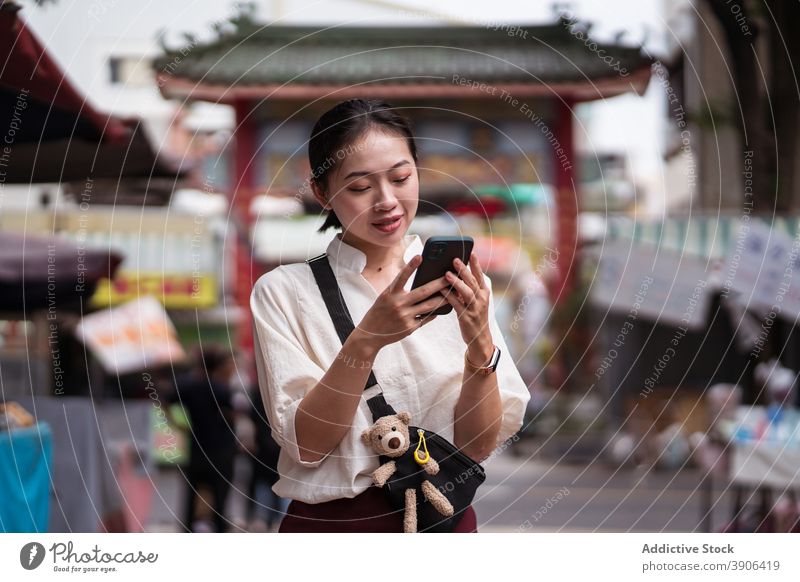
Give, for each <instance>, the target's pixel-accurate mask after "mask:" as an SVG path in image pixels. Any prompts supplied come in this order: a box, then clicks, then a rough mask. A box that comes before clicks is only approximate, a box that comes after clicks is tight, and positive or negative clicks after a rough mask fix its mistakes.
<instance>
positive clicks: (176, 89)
mask: <svg viewBox="0 0 800 582" xmlns="http://www.w3.org/2000/svg"><path fill="white" fill-rule="evenodd" d="M573 25H574V23H570V22H568V21H565V20H558V21H556V22H554V23H552V24H548V25H540V26H504V27H499V26H497V27H488V26H444V27H442V26H433V27H420V26H397V27H389V26H379V27H352V26H339V27H332V28H322V27H314V26H291V27H290V26H264V25H262V24H261V23H259V22H256V21H253V20H247V19H243V20H242V21H241V22H239V23H238V26H237V27H236V28H234V29H229V30H222V31H220V34H219V37H218V38H217V39H216V40H214V41H213V42H207V43H198V44H196V45H193V46H187V47H179V48H173V49H172V50H170V51H169V52H167V53H165V54H164V55H163V56H161V57H160V58H158V59H157V60H156V63H155V67H156V70H157V78H158V86H159V88H160V90H161V92H162V93H163V95H164V97H166V98H168V99H178V100H181V101H188V102H193V101H208V102H212V103H225V104H228V105H230V106H231V107H232V108H233V110H234V111H235V116H236V123H235V127H236V129H235V134H234V140H235V153H234V157H233V163H232V168H233V176H232V184H234V185H235V187H234V188H233V189H232V190H231V191H230V196H231V200H232V201H233V205H234V207H235V211H236V212H237V213H238V215H239V216H241V217H243V221H244V222H248V223H252V222H254V221H255V220H256V219H257V218H258V216H255V215H253V213H252V212H251V207H252V201H253V200H254V198H255V197H256V196H259V195H262V194H264V193H266V194H268V195H269V196H271V197H282V198H288V199H294V200H295V201H296V202H298V203H300V204H302V205H303V207H304V210H305V212H307V213H310V214H312V215H313V214H319V210H320V209H319V208H317V207H316V203H315V201H314V200H313V197H312V195H311V192H310V189H309V188H308V187H307V183H306V180H307V178H308V176H309V173H310V168H309V167H308V163H307V159H306V142H307V139H308V136H309V134H310V131H311V127H312V124H313V122H314V121H315V119H316V118H317V117H318V116H319V115H320V114H321V113H322V112H323V111H324V110H326V109H327V108H329V107H330V106H331V105H332V104H333V103H335V102H336V101H339V100H342V99H346V98H352V97H376V98H383V99H386V100H389V101H390V102H391V103H392V104H393V105H395V106H396V107H398V108H399V109H400V110H401V112H402V113H404V114H407V115H408V116H409V117H410V118H412V121H413V122H414V125H415V128H416V132H417V134H418V136H419V138H420V147H421V160H420V167H421V168H424V170H423V176H422V184H423V186H422V189H421V192H420V197H421V203H420V215H421V216H424V215H426V214H428V215H432V214H433V215H435V214H437V213H440V212H441V211H449V212H450V213H451V214H455V215H459V214H462V213H467V214H469V213H471V212H474V211H476V210H477V211H478V212H482V213H483V216H484V218H492V219H493V223H497V222H498V219H501V218H502V216H503V215H504V214H506V215H507V213H509V212H512V213H513V212H515V211H516V210H517V209H518V206H519V205H518V204H516V197H517V196H518V195H519V196H525V195H529V194H530V193H529V192H528V193H527V194H525V192H527V191H526V188H527V189H528V190H529V189H530V188H531V187H533V188H536V187H537V186H538V185H544V186H545V187H546V188H545V191H546V190H547V188H551V189H552V192H554V195H553V197H554V199H555V200H554V202H555V204H554V208H553V210H554V214H551V216H550V221H549V224H546V226H547V227H548V228H549V229H550V231H551V232H553V233H555V236H554V237H553V238H557V240H558V245H559V249H560V251H561V252H560V255H559V258H558V259H557V261H558V270H557V272H559V273H560V274H561V276H562V277H563V282H566V283H567V284H568V282H569V280H570V277H569V272H570V268H571V267H570V265H571V262H572V257H573V254H574V248H575V245H576V238H577V237H576V222H577V211H578V208H577V200H576V194H575V192H574V187H575V186H574V185H575V168H574V164H575V163H576V160H575V153H574V150H573V135H572V134H573V111H572V107H573V106H574V105H575V104H576V103H579V102H583V101H590V100H593V99H600V98H605V97H610V96H613V95H618V94H622V93H625V92H629V91H637V92H639V93H641V92H642V91H643V90H644V88H645V87H646V85H647V83H648V80H649V78H650V60H649V58H648V57H646V56H645V55H643V54H642V53H641V51H640V49H639V48H638V47H631V46H621V45H614V44H598V43H592V44H593V46H594V47H595V48H597V49H598V51H603V52H602V55H604V56H607V57H608V59H609V60H610V61H611V62H614V63H616V66H617V67H618V68H621V69H622V70H623V72H624V74H621V73H620V71H619V70H615V69H614V68H613V67H611V66H609V64H608V62H609V61H608V60H604V59H603V58H602V57H601V56H598V54H597V52H592V51H591V50H587V48H586V46H585V44H584V42H583V41H582V40H581V39H587V38H588V37H587V36H586V34H587V32H586V31H584V30H577V29H575V27H574V26H573ZM481 192H484V193H485V194H487V195H486V196H484V197H481ZM490 198H494V200H493V201H490ZM470 206H471V207H472V208H470ZM487 208H488V209H489V210H486V209H487ZM461 211H464V212H461ZM554 219H555V220H554ZM516 220H517V228H518V229H519V223H520V222H523V223H525V222H526V221H520V220H519V218H517V219H516ZM554 223H555V224H554ZM263 226H264V224H263V223H262V227H263ZM517 234H519V233H517ZM268 237H269V234H268V233H267V234H264V232H263V230H262V231H261V232H260V233H259V234H258V236H257V238H258V239H260V240H262V241H263V240H267V239H268ZM280 240H281V237H280V236H278V232H277V231H276V232H275V238H274V241H275V243H276V244H278V242H279V241H280ZM312 252H313V251H312ZM309 256H310V253H309ZM304 258H306V257H298V258H296V259H294V260H302V259H304ZM239 266H240V270H239V278H238V281H237V284H238V288H239V291H238V293H237V296H238V302H239V304H240V305H242V306H245V305H247V304H248V300H249V293H250V289H251V283H252V281H251V279H252V277H253V276H257V275H258V274H259V273H253V272H252V271H251V270H250V268H251V264H250V261H248V260H247V259H240V260H239ZM555 287H556V288H558V289H559V290H561V289H563V287H564V285H562V284H561V283H557V284H556V285H555ZM559 292H560V291H559ZM240 331H241V333H242V341H241V344H242V345H243V346H247V347H248V348H249V347H251V345H252V344H251V342H252V338H251V337H250V333H251V330H250V327H249V326H246V325H245V326H242V328H241V329H240Z"/></svg>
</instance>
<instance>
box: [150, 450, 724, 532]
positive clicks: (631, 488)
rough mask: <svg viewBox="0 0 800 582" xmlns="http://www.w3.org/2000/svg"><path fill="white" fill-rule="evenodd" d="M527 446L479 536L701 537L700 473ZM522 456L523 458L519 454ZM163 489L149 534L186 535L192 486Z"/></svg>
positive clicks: (492, 486)
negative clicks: (184, 516) (563, 458)
mask: <svg viewBox="0 0 800 582" xmlns="http://www.w3.org/2000/svg"><path fill="white" fill-rule="evenodd" d="M523 444H524V442H522V441H521V442H520V443H518V444H516V445H514V447H515V448H509V449H507V450H505V451H503V452H502V453H501V454H499V455H497V456H494V457H491V458H490V459H488V460H487V461H486V462H485V463H484V466H485V468H486V472H487V479H486V482H485V483H484V485H483V486H482V487H481V488H480V489H479V491H478V496H477V498H476V501H475V503H474V507H475V512H476V514H477V517H478V530H479V531H480V532H702V531H704V529H703V528H704V525H703V523H702V515H703V513H704V512H703V511H702V510H701V507H702V502H701V500H702V498H703V493H702V490H701V481H702V476H701V473H700V471H699V470H697V469H693V468H684V469H682V470H679V471H663V470H661V471H655V470H652V469H648V468H626V469H614V468H612V467H609V466H608V465H606V464H604V463H602V462H600V461H594V462H582V463H567V462H553V461H552V460H548V459H547V458H544V457H541V456H540V455H535V456H531V455H530V454H529V453H528V451H527V450H526V449H525V448H524V447H523V446H521V445H523ZM514 453H516V455H515V454H514ZM247 470H248V468H247V463H246V462H244V459H243V458H240V459H239V460H238V461H237V464H236V475H235V477H234V488H233V489H232V491H231V495H230V497H229V500H228V507H227V514H228V516H229V519H230V521H231V523H232V526H231V531H246V530H247V524H246V522H245V520H244V515H245V510H244V508H245V499H246V495H245V491H246V487H245V484H246V482H247ZM153 482H154V485H155V487H156V489H157V492H156V494H155V495H154V499H153V508H152V512H151V520H150V522H149V523H148V524H147V526H146V531H154V532H155V531H159V532H169V531H179V525H178V524H179V519H180V518H181V513H182V507H183V504H182V503H183V502H182V500H183V494H184V487H185V484H184V482H183V477H182V476H181V474H180V473H179V472H178V471H176V470H174V469H170V468H166V469H161V470H159V472H158V473H157V474H156V475H154V476H153ZM714 499H716V500H717V502H716V505H715V507H714V510H713V512H712V531H716V530H717V529H718V528H719V527H721V526H722V524H723V523H725V522H726V521H728V520H729V519H730V516H731V512H732V501H731V496H730V494H729V493H727V492H725V491H722V490H719V489H718V488H717V490H716V491H715V492H714Z"/></svg>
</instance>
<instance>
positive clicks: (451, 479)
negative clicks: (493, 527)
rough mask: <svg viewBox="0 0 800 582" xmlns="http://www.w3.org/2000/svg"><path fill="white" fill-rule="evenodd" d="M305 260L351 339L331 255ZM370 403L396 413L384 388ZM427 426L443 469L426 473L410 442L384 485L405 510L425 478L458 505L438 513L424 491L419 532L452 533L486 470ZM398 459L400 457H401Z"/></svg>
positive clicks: (413, 430)
mask: <svg viewBox="0 0 800 582" xmlns="http://www.w3.org/2000/svg"><path fill="white" fill-rule="evenodd" d="M306 262H307V263H308V264H309V265H310V267H311V270H312V271H313V273H314V278H315V279H316V281H317V286H319V289H320V291H321V293H322V298H323V299H324V300H325V305H326V306H327V308H328V313H329V314H330V316H331V319H332V320H333V324H334V326H335V327H336V332H337V333H338V334H339V339H340V340H341V341H342V344H344V342H345V340H346V339H347V337H348V336H349V335H350V333H352V331H353V329H354V325H353V320H352V318H351V317H350V311H349V310H348V309H347V305H346V304H345V301H344V297H343V296H342V293H341V290H340V289H339V284H338V282H337V281H336V276H335V275H334V273H333V269H332V268H331V265H330V262H329V261H328V257H327V254H325V253H323V254H322V255H319V256H317V257H313V258H311V259H308V260H307V261H306ZM376 384H378V381H377V380H376V379H375V374H374V373H373V372H372V371H370V373H369V378H368V380H367V384H366V386H365V387H364V390H365V391H366V390H368V389H370V388H371V387H373V386H375V385H376ZM378 388H380V385H378ZM367 405H368V406H369V409H370V411H371V412H372V419H373V422H374V421H376V420H378V419H379V418H381V417H383V416H387V415H394V414H396V413H395V410H394V408H392V406H391V405H390V404H389V403H387V402H386V400H385V399H384V397H383V391H382V390H381V391H379V392H378V393H377V394H376V395H375V396H373V397H371V398H369V399H368V400H367ZM419 430H421V429H420V427H417V426H409V434H410V435H411V437H412V440H413V437H414V435H416V434H418V431H419ZM423 430H424V435H425V440H426V444H427V447H428V452H429V453H430V455H431V457H432V458H433V459H434V460H436V462H437V463H438V464H439V472H438V473H437V474H436V475H429V474H427V473H425V472H424V471H423V469H422V468H421V467H419V465H417V464H416V462H414V461H413V454H414V453H413V449H414V446H410V447H409V449H408V451H406V453H405V454H404V455H403V457H406V456H408V457H409V459H408V460H409V462H405V463H397V466H398V470H397V471H396V472H395V474H394V475H393V476H392V477H391V478H390V479H389V481H388V482H387V483H386V485H384V487H383V489H384V491H385V492H386V495H387V496H388V498H389V502H390V503H391V505H392V507H395V508H397V509H399V510H403V509H404V508H405V490H406V489H407V488H411V487H414V484H415V483H418V482H419V481H420V480H421V479H422V478H423V477H424V478H425V479H427V480H428V481H430V482H431V483H432V484H433V485H434V486H435V487H436V488H437V489H438V490H439V491H441V492H442V493H443V494H444V495H445V496H446V497H447V499H448V500H449V501H450V503H451V504H452V505H453V509H454V513H453V515H452V516H451V517H449V518H448V517H445V516H443V515H441V514H440V513H439V512H437V511H436V509H435V508H434V507H433V506H432V505H431V504H430V503H429V502H428V501H427V500H425V499H424V497H423V496H422V495H417V531H419V532H451V531H453V529H454V528H455V527H456V525H458V522H459V521H460V520H461V518H462V516H463V513H464V511H465V510H466V509H467V508H468V507H469V506H470V504H471V503H472V500H473V499H474V497H475V492H476V491H477V489H478V487H480V485H481V484H482V483H483V482H484V481H485V480H486V473H485V471H484V469H483V467H482V466H481V465H480V464H479V463H477V462H475V461H474V460H473V459H471V458H470V457H469V456H467V455H465V454H464V453H463V452H461V451H460V450H459V449H458V448H456V446H455V445H454V444H452V443H451V442H450V441H448V440H447V439H445V438H443V437H441V436H439V435H438V434H436V433H434V432H432V431H430V430H427V429H423ZM380 459H381V463H385V462H388V461H390V460H392V459H389V458H388V457H384V456H381V457H380ZM394 460H395V461H398V459H394Z"/></svg>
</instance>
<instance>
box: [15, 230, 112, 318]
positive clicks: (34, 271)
mask: <svg viewBox="0 0 800 582" xmlns="http://www.w3.org/2000/svg"><path fill="white" fill-rule="evenodd" d="M121 262H122V256H121V255H119V254H117V253H113V252H104V251H98V250H89V249H86V248H83V247H82V246H80V245H78V244H75V243H73V242H72V241H70V240H67V239H65V238H62V237H51V238H46V237H38V236H36V237H32V236H23V235H21V234H16V233H9V232H0V311H2V312H11V313H24V314H28V313H31V312H32V311H36V310H39V309H49V310H51V311H53V312H60V311H79V310H80V309H81V306H83V309H84V310H85V309H87V306H88V302H89V299H90V298H91V297H92V295H93V294H94V291H95V288H96V286H97V283H98V281H99V280H100V279H102V278H108V279H111V278H113V277H114V274H115V273H116V270H117V267H118V266H119V264H120V263H121Z"/></svg>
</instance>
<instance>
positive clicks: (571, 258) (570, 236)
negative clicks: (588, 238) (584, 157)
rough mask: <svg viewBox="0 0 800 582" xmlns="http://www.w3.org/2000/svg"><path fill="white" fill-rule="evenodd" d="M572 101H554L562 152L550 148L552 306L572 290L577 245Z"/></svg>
mask: <svg viewBox="0 0 800 582" xmlns="http://www.w3.org/2000/svg"><path fill="white" fill-rule="evenodd" d="M574 106H575V101H574V100H572V99H570V98H565V99H563V100H562V99H559V100H558V101H557V102H556V108H557V113H556V116H555V124H554V128H553V134H554V135H555V138H556V139H557V140H558V142H557V144H558V145H559V146H560V147H561V149H562V152H561V153H559V152H558V151H557V149H554V150H553V161H554V169H555V190H556V200H555V205H556V209H555V214H556V221H557V224H556V248H557V249H558V259H557V261H556V265H557V267H558V269H557V271H558V277H557V280H556V284H555V286H554V288H553V289H551V290H550V295H551V299H552V302H553V304H554V305H559V304H561V302H563V301H564V299H566V298H567V297H568V296H569V294H570V292H571V291H572V283H573V277H574V273H575V269H576V262H577V254H576V250H577V247H578V192H577V184H576V179H575V164H576V163H577V160H576V157H575V148H574V142H573V135H572V133H573V122H572V118H573V114H574Z"/></svg>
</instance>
